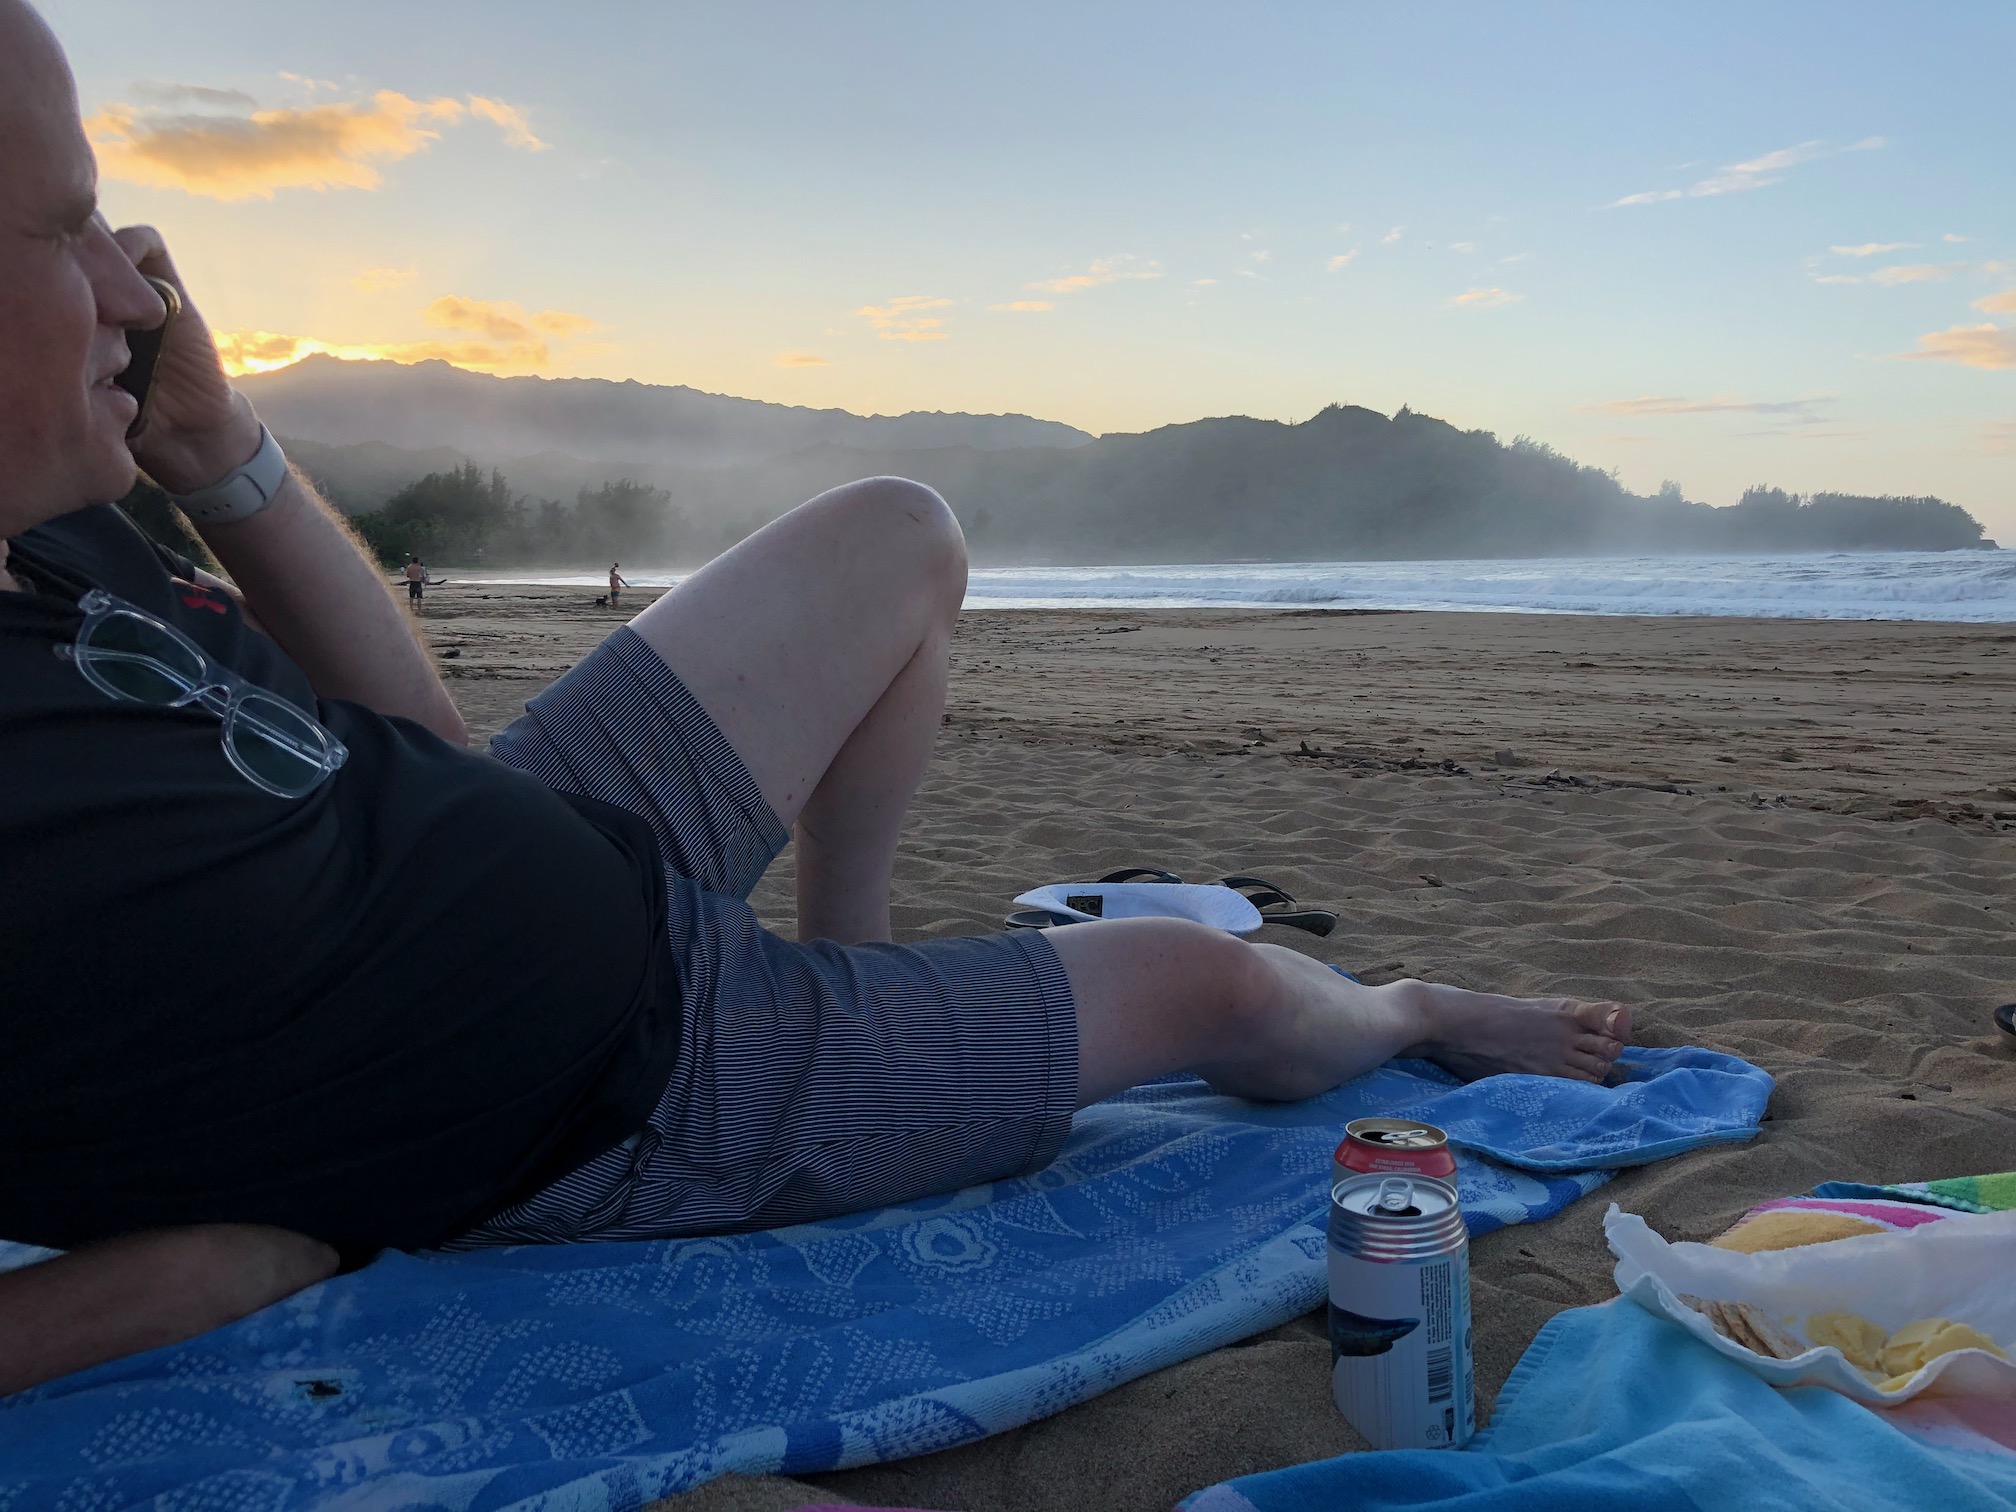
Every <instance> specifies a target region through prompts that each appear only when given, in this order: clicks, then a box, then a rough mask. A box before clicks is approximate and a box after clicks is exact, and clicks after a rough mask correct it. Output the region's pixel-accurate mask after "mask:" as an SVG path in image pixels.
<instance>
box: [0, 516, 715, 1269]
mask: <svg viewBox="0 0 2016 1512" xmlns="http://www.w3.org/2000/svg"><path fill="white" fill-rule="evenodd" d="M11 565H12V566H14V567H16V568H18V569H19V571H20V573H21V574H22V575H23V576H24V577H25V579H26V581H27V584H28V586H29V587H30V588H31V590H32V591H29V592H24V593H0V1236H4V1237H6V1238H9V1239H14V1240H20V1241H26V1242H29V1243H37V1244H48V1245H54V1246H61V1247H69V1246H73V1245H76V1244H78V1243H81V1242H83V1241H86V1240H90V1239H94V1238H100V1237H105V1236H108V1235H112V1234H117V1233H121V1232H126V1231H130V1230H134V1229H139V1228H147V1227H155V1226H159V1225H164V1224H178V1223H195V1222H219V1221H237V1222H258V1223H273V1224H279V1225H282V1226H284V1227H287V1228H293V1229H298V1230H301V1231H303V1232H305V1233H309V1234H313V1235H315V1236H316V1237H318V1238H321V1239H324V1240H327V1241H329V1242H331V1243H333V1244H335V1245H337V1246H338V1247H339V1248H341V1249H344V1250H346V1251H349V1252H353V1253H354V1252H357V1251H364V1250H369V1249H374V1248H378V1247H381V1246H398V1247H408V1248H410V1247H418V1246H422V1245H426V1244H431V1243H435V1242H438V1241H439V1240H441V1239H444V1238H446V1237H448V1236H450V1235H452V1234H454V1233H456V1232H459V1231H460V1230H462V1229H464V1228H466V1227H468V1226H470V1225H472V1224H474V1223H476V1222H479V1221H480V1220H482V1219H484V1218H486V1217H488V1216H490V1215H491V1214H492V1213H493V1212H495V1211H497V1210H498V1209H499V1208H501V1207H504V1206H506V1205H508V1204H509V1203H510V1202H512V1201H515V1200H517V1199H518V1198H520V1197H522V1196H525V1195H528V1194H529V1193H530V1192H532V1191H534V1190H537V1189H538V1187H540V1186H542V1185H544V1184H545V1183H546V1182H548V1181H551V1180H553V1179H555V1178H557V1177H559V1176H561V1175H563V1174H565V1173H566V1172H567V1171H569V1170H571V1169H573V1168H574V1167H575V1166H577V1165H579V1164H581V1163H583V1162H584V1161H586V1160H589V1159H591V1158H593V1157H594V1156H595V1155H598V1154H600V1153H601V1152H602V1151H604V1150H606V1149H608V1148H609V1147H611V1146H612V1145H615V1144H617V1143H619V1142H621V1141H622V1140H623V1139H625V1138H626V1137H628V1136H629V1135H630V1134H632V1133H634V1132H635V1131H636V1130H637V1129H639V1128H641V1127H642V1126H643V1124H644V1120H645V1117H646V1116H647V1115H648V1113H649V1112H650V1110H651V1107H652V1105H653V1104H654V1102H655V1101H656V1099H657V1097H658V1095H659V1093H660V1091H661V1090H662V1088H663V1086H664V1083H665V1080H666V1078H667V1076H668V1075H669V1073H670V1067H671V1062H672V1057H673V1055H674V1053H675V1051H676V1049H677V1042H678V1034H679V1018H680V1015H679V999H678V989H677V981H676V973H675V971H674V969H673V967H672V964H671V962H670V961H669V959H668V957H669V954H670V952H669V949H668V947H667V945H666V940H665V930H664V925H663V919H664V909H665V904H664V896H663V877H662V872H661V869H660V866H659V861H658V856H657V852H656V845H655V842H654V841H653V839H652V836H651V832H650V830H649V828H648V827H647V826H646V825H645V824H644V822H643V821H642V820H641V819H639V818H637V817H636V816H635V815H632V814H629V813H627V812H625V811H623V810H620V809H616V808H612V807H610V806H609V805H606V804H602V803H597V802H595V801H593V800H588V799H574V798H571V797H565V796H562V795H559V794H556V793H554V792H552V791H550V790H549V789H547V788H545V787H544V786H542V785H541V784H539V783H538V782H535V781H533V780H532V779H531V778H529V777H526V776H524V775H523V774H521V773H518V772H514V771H511V770H509V769H507V768H505V767H503V766H501V765H499V764H498V763H496V762H493V761H491V760H489V759H487V758H485V757H482V756H478V755H475V754H473V753H471V752H469V751H467V750H463V749H461V748H459V747H456V746H451V745H449V744H448V743H446V742H445V741H442V740H440V739H438V738H437V737H435V736H434V735H432V734H431V733H429V732H428V731H427V730H425V729H423V728H421V727H420V726H419V725H416V724H413V723H412V722H410V721H407V720H403V719H388V718H385V717H383V716H381V715H378V714H375V713H373V712H372V711H370V710H369V709H365V708H363V707H361V706H359V705H357V704H353V703H347V702H344V701H342V700H335V699H321V700H318V699H317V698H316V697H315V694H314V691H313V689H312V688H311V687H310V686H309V684H308V680H307V678H306V677H305V676H304V674H303V673H302V672H301V670H300V668H298V667H297V666H295V664H294V663H293V662H292V661H290V660H289V659H288V658H287V656H286V655H285V654H284V653H283V652H282V651H281V650H280V648H279V647H278V646H276V645H275V644H274V643H273V642H272V641H271V640H269V639H268V638H267V637H266V636H265V635H263V634H261V633H260V632H258V631H257V630H255V629H253V628H252V627H250V626H249V625H247V624H246V623H245V620H244V617H243V616H242V615H241V614H240V613H239V610H238V608H237V606H236V604H235V603H233V602H232V601H231V600H230V598H229V596H228V595H225V594H221V593H217V592H214V591H211V590H208V589H205V588H203V587H201V586H199V585H197V584H196V583H194V582H193V581H191V577H192V574H193V569H192V568H191V567H190V565H189V564H188V563H187V562H186V561H183V560H181V559H179V558H178V557H176V556H175V555H174V554H173V553H171V552H167V551H165V550H163V549H162V548H160V547H158V546H157V545H155V544H154V543H153V542H152V541H150V540H149V539H148V538H146V537H145V536H143V535H142V534H141V533H140V531H139V530H138V528H137V527H135V526H134V525H133V523H132V522H131V521H130V520H128V519H127V518H126V516H125V515H123V514H122V513H120V512H119V511H118V510H117V509H115V508H112V507H110V506H105V507H100V508H95V509H87V510H82V511H79V512H78V513H76V514H72V515H67V516H65V517H63V518H62V519H59V520H55V521H52V522H50V523H49V524H46V525H43V526H39V527H37V528H35V529H33V530H30V531H27V532H25V533H23V534H22V535H20V536H18V537H16V538H15V540H14V542H13V544H12V563H11ZM93 586H98V587H103V588H106V589H108V590H109V591H111V592H112V593H114V594H116V595H118V596H119V597H120V598H123V599H125V600H127V601H128V602H130V603H132V604H134V605H136V606H137V607H139V608H141V609H144V610H146V611H147V612H149V613H151V614H153V615H155V616H157V617H158V618H161V619H163V620H166V621H168V622H169V623H170V624H173V625H175V626H176V627H177V628H178V629H180V630H181V631H183V632H184V633H185V634H186V635H188V636H189V637H190V638H191V639H193V640H195V641H196V642H197V644H199V645H200V646H202V647H203V649H204V650H205V651H206V652H207V653H208V654H209V655H210V656H211V658H212V659H213V660H215V661H217V662H219V663H222V664H223V665H225V666H228V667H230V668H232V669H233V670H235V671H236V672H238V673H239V674H240V675H241V676H243V677H246V678H248V679H249V680H251V681H253V682H255V683H258V684H259V685H261V686H262V687H265V688H266V689H268V690H270V691H272V692H274V693H276V694H278V695H280V696H281V697H283V698H286V699H289V700H291V701H292V702H294V703H296V704H298V705H299V706H301V707H302V708H304V709H306V710H309V711H311V712H313V713H314V714H316V716H317V717H319V718H320V719H321V720H322V722H323V723H324V724H326V725H327V726H328V727H329V728H330V729H331V730H332V731H333V732H334V733H335V734H336V736H337V738H339V739H340V740H342V742H343V743H344V744H345V745H346V746H347V747H348V748H349V752H350V756H349V760H348V761H347V762H346V763H345V764H344V765H343V766H342V767H341V768H340V769H339V770H338V771H337V772H336V773H335V775H334V776H333V777H332V778H331V779H330V780H329V781H327V782H325V783H324V784H323V785H322V786H321V787H319V788H317V789H316V790H315V791H314V792H313V793H311V794H309V795H308V796H307V797H306V798H302V799H292V800H290V799H283V798H276V797H274V796H272V795H270V794H268V793H266V792H264V791H262V790H261V789H259V788H257V787H255V786H254V785H253V784H252V783H250V782H248V781H246V780H245V779H244V778H243V777H241V776H240V775H239V774H238V772H237V771H236V770H235V769H234V768H233V767H232V766H231V765H230V763H229V762H228V761H227V760H226V758H225V756H224V753H223V751H222V749H221V747H220V745H219V721H218V720H217V718H216V717H215V716H214V715H212V714H209V713H207V712H205V711H202V710H200V709H185V710H173V709H161V708H151V707H146V706H143V705H140V704H134V703H123V702H119V701H116V700H114V699H112V698H110V697H108V696H106V695H105V694H104V693H102V692H100V691H99V690H98V689H97V688H95V687H93V686H92V685H91V684H89V683H87V682H86V681H85V680H84V678H83V677H82V676H81V675H80V674H79V672H78V670H77V669H76V667H75V666H73V665H72V664H70V663H69V662H67V661H64V660H63V659H61V658H59V657H58V656H57V655H55V654H54V648H55V647H56V646H57V644H59V643H61V642H67V641H70V640H72V639H74V637H75V636H76V633H77V631H78V629H79V627H80V626H81V624H82V622H83V615H82V613H81V611H80V610H79V609H78V608H77V599H78V598H79V597H81V595H82V594H83V593H84V592H85V591H86V589H88V588H90V587H93Z"/></svg>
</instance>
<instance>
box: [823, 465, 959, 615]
mask: <svg viewBox="0 0 2016 1512" xmlns="http://www.w3.org/2000/svg"><path fill="white" fill-rule="evenodd" d="M827 498H828V499H830V500H832V502H833V504H834V505H835V507H837V508H838V509H840V510H842V511H844V513H845V515H846V517H847V519H848V520H849V522H850V523H851V524H853V525H855V526H856V527H857V528H859V529H861V530H863V531H866V532H869V533H871V534H872V535H873V536H874V538H875V540H876V542H877V544H878V546H884V547H895V548H896V549H897V550H898V551H900V552H901V553H902V554H903V556H905V557H906V558H910V559H913V560H914V561H915V562H916V564H917V566H918V567H919V568H920V569H921V570H922V571H924V572H926V573H928V574H929V575H930V576H932V577H934V578H937V579H941V580H944V581H947V582H952V581H955V580H956V582H957V585H958V587H959V589H960V590H961V592H962V594H963V592H964V589H965V586H966V534H965V532H964V531H962V530H961V529H960V528H959V521H958V519H957V518H956V517H955V516H954V515H953V513H952V506H951V505H949V504H947V503H946V502H945V499H944V497H943V496H942V495H941V494H940V493H939V492H938V490H937V489H935V488H930V487H927V486H926V485H924V484H922V483H917V482H913V481H911V480H910V479H909V478H862V479H860V480H859V481H857V482H854V483H848V484H844V485H843V486H841V487H839V488H836V489H834V490H833V491H832V493H831V494H829V495H827Z"/></svg>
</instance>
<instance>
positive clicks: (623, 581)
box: [609, 562, 630, 609]
mask: <svg viewBox="0 0 2016 1512" xmlns="http://www.w3.org/2000/svg"><path fill="white" fill-rule="evenodd" d="M622 565H623V564H622V563H621V562H611V563H610V564H609V607H610V608H611V609H614V608H615V607H616V606H617V604H618V603H619V602H620V601H621V599H622V596H623V590H624V589H625V588H628V587H629V586H630V581H629V579H628V578H626V577H624V576H623V574H622V573H620V572H618V571H617V570H616V569H617V568H618V567H620V566H622Z"/></svg>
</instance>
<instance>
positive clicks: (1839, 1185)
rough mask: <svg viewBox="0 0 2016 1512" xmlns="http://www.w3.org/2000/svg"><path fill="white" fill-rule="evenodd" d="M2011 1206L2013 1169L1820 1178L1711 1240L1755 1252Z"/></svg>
mask: <svg viewBox="0 0 2016 1512" xmlns="http://www.w3.org/2000/svg"><path fill="white" fill-rule="evenodd" d="M2012 1209H2016V1171H2003V1172H2000V1173H1999V1174H1997V1175H1993V1176H1948V1177H1944V1178H1941V1179H1940V1180H1937V1181H1900V1182H1893V1183H1890V1184H1888V1185H1883V1186H1872V1185H1867V1184H1865V1183H1862V1182H1857V1181H1825V1182H1822V1183H1821V1184H1820V1185H1819V1186H1817V1187H1815V1188H1814V1189H1813V1190H1812V1191H1811V1192H1810V1193H1808V1194H1807V1195H1806V1196H1804V1197H1779V1198H1775V1199H1773V1200H1772V1201H1770V1202H1760V1203H1758V1204H1757V1206H1756V1207H1754V1208H1752V1209H1750V1211H1749V1212H1747V1213H1745V1214H1744V1215H1743V1216H1742V1217H1741V1218H1739V1219H1737V1220H1736V1222H1735V1223H1734V1224H1733V1225H1732V1226H1731V1227H1730V1228H1729V1229H1728V1231H1727V1232H1725V1233H1724V1234H1723V1235H1722V1236H1721V1238H1719V1239H1717V1240H1715V1241H1714V1242H1715V1243H1716V1244H1717V1245H1718V1246H1719V1247H1721V1248H1722V1249H1733V1250H1742V1251H1743V1252H1744V1253H1746V1254H1757V1253H1759V1252H1761V1251H1764V1250H1781V1249H1797V1248H1798V1247H1799V1246H1801V1245H1805V1244H1825V1243H1826V1242H1827V1241H1828V1240H1830V1239H1853V1238H1856V1237H1857V1236H1859V1235H1863V1234H1892V1233H1898V1232H1900V1231H1902V1230H1904V1229H1912V1228H1917V1227H1919V1226H1920V1225H1922V1224H1927V1223H1936V1222H1937V1221H1938V1220H1939V1219H1941V1218H1945V1217H1948V1216H1950V1215H1951V1214H1953V1213H2000V1212H2008V1211H2010V1210H2012Z"/></svg>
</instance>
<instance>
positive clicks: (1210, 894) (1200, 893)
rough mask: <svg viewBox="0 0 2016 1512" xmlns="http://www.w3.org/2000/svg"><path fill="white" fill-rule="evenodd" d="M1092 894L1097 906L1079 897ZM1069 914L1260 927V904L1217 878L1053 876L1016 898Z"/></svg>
mask: <svg viewBox="0 0 2016 1512" xmlns="http://www.w3.org/2000/svg"><path fill="white" fill-rule="evenodd" d="M1089 900H1097V902H1098V905H1099V906H1098V907H1097V908H1083V907H1080V906H1078V905H1079V903H1080V902H1083V901H1089ZM1015 901H1016V902H1017V903H1021V904H1026V905H1027V906H1028V907H1031V908H1047V909H1049V910H1050V911H1051V912H1052V913H1060V914H1064V915H1067V916H1068V917H1070V918H1073V919H1195V920H1196V921H1197V922H1198V923H1199V924H1209V925H1211V926H1213V927H1214V928H1217V929H1223V930H1225V931H1227V932H1228V933H1231V934H1237V935H1243V934H1251V933H1253V931H1254V930H1256V929H1258V928H1259V927H1260V923H1261V920H1260V910H1259V909H1257V908H1255V907H1254V906H1253V903H1252V900H1251V899H1249V898H1247V897H1246V896H1245V895H1244V894H1243V893H1236V892H1234V891H1233V890H1232V889H1231V888H1229V887H1220V886H1218V885H1217V884H1216V883H1208V884H1201V885H1200V884H1197V883H1191V882H1181V883H1176V882H1053V883H1052V884H1051V885H1050V886H1048V887H1038V888H1035V889H1034V890H1032V891H1030V892H1025V893H1024V894H1022V896H1021V897H1019V898H1017V899H1016V900H1015Z"/></svg>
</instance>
